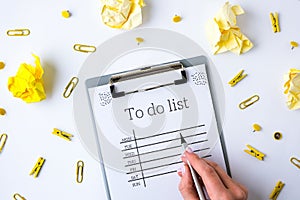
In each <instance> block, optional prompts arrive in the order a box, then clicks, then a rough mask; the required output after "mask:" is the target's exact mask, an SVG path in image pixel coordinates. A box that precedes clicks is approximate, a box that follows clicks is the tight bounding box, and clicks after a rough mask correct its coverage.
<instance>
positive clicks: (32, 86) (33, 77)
mask: <svg viewBox="0 0 300 200" xmlns="http://www.w3.org/2000/svg"><path fill="white" fill-rule="evenodd" d="M32 56H33V57H34V58H35V65H36V66H35V67H33V66H31V65H30V64H26V63H22V64H21V65H20V67H19V69H18V72H17V74H16V76H14V77H9V79H8V83H7V86H8V90H9V91H10V92H11V93H12V94H13V96H14V97H17V98H21V99H22V100H23V101H25V102H27V103H33V102H39V101H42V100H43V99H45V98H46V94H45V90H44V82H43V78H42V77H43V74H44V70H43V68H42V66H41V63H40V58H39V57H38V56H36V55H34V54H32Z"/></svg>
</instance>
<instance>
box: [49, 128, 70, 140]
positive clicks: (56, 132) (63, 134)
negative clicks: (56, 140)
mask: <svg viewBox="0 0 300 200" xmlns="http://www.w3.org/2000/svg"><path fill="white" fill-rule="evenodd" d="M52 134H54V135H57V136H59V137H61V138H63V139H65V140H68V141H71V137H73V135H72V134H70V133H66V132H63V131H61V130H59V129H57V128H54V129H53V132H52Z"/></svg>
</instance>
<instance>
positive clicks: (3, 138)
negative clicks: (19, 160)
mask: <svg viewBox="0 0 300 200" xmlns="http://www.w3.org/2000/svg"><path fill="white" fill-rule="evenodd" d="M6 140H7V134H5V133H3V134H2V135H1V136H0V153H1V151H2V149H3V147H4V145H5V143H6Z"/></svg>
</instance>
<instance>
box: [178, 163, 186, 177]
mask: <svg viewBox="0 0 300 200" xmlns="http://www.w3.org/2000/svg"><path fill="white" fill-rule="evenodd" d="M177 172H178V173H181V174H182V175H184V173H185V167H184V165H181V167H180V168H179V169H177Z"/></svg>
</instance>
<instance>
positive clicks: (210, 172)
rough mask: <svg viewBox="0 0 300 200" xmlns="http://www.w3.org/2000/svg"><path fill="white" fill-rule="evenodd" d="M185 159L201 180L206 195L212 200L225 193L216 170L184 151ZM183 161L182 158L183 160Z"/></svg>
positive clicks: (194, 155) (196, 156)
mask: <svg viewBox="0 0 300 200" xmlns="http://www.w3.org/2000/svg"><path fill="white" fill-rule="evenodd" d="M184 154H185V156H186V159H187V160H188V161H189V162H190V164H191V166H192V167H193V168H194V169H195V170H196V172H197V173H198V174H199V175H200V177H201V178H202V180H203V183H204V185H205V187H206V190H207V193H208V195H209V196H210V197H211V198H212V199H214V197H217V195H218V194H223V193H225V192H226V190H227V189H226V188H225V186H224V184H223V182H222V180H221V179H220V177H219V175H218V173H217V172H216V170H215V169H214V168H213V167H212V166H210V165H209V164H208V163H207V162H206V161H205V160H204V159H202V158H199V157H198V155H196V154H194V153H190V152H188V151H185V153H184ZM183 159H184V158H183Z"/></svg>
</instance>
